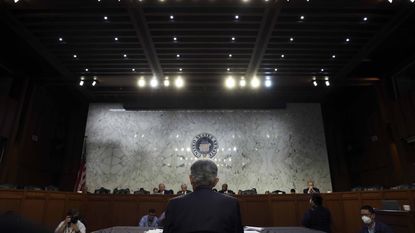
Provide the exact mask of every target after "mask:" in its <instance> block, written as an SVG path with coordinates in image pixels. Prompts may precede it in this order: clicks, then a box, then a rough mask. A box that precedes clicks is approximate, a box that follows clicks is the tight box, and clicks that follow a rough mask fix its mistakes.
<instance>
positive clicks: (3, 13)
mask: <svg viewBox="0 0 415 233" xmlns="http://www.w3.org/2000/svg"><path fill="white" fill-rule="evenodd" d="M0 6H1V5H0ZM0 9H1V10H0V20H1V21H3V22H4V24H5V25H7V26H8V27H9V28H10V29H11V30H12V31H14V32H15V33H16V34H17V35H18V36H19V37H20V38H22V39H23V40H24V41H25V42H26V43H28V45H29V46H30V47H32V48H33V50H34V51H35V52H36V53H37V54H38V55H39V56H40V57H41V58H43V59H44V60H45V61H46V62H47V63H48V64H49V65H50V66H51V67H52V68H53V69H55V70H56V71H57V72H58V73H59V74H60V75H61V76H59V77H60V78H63V79H65V81H71V82H73V81H75V80H76V78H78V77H76V76H75V75H74V74H72V73H71V72H70V71H69V70H68V69H67V68H66V67H65V66H64V65H62V64H61V63H60V62H59V60H58V58H57V57H56V56H54V55H53V54H52V53H50V52H49V51H48V50H47V49H46V48H45V47H44V46H43V45H42V43H41V42H40V41H39V40H38V39H37V38H36V37H35V36H34V35H33V34H32V33H31V32H30V31H29V30H27V29H26V28H25V27H24V26H23V25H22V24H21V23H20V22H19V21H18V20H17V19H16V18H15V17H14V16H13V15H12V14H11V13H10V12H9V10H7V9H6V7H4V6H1V7H0ZM74 84H75V83H74ZM78 90H79V92H80V93H81V94H82V96H83V97H84V98H85V99H87V100H90V99H92V96H91V94H90V93H89V92H87V91H86V90H84V89H82V88H80V89H78Z"/></svg>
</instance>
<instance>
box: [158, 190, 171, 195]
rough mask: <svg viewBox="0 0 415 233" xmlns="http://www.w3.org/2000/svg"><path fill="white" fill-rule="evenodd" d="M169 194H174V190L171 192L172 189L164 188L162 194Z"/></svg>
mask: <svg viewBox="0 0 415 233" xmlns="http://www.w3.org/2000/svg"><path fill="white" fill-rule="evenodd" d="M159 193H160V194H163V193H161V192H159ZM169 194H174V192H173V190H171V189H170V190H168V189H166V190H164V195H169Z"/></svg>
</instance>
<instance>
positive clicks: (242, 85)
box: [239, 76, 246, 87]
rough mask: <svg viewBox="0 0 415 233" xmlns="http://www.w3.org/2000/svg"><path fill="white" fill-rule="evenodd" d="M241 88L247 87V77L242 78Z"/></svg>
mask: <svg viewBox="0 0 415 233" xmlns="http://www.w3.org/2000/svg"><path fill="white" fill-rule="evenodd" d="M239 86H241V87H245V86H246V80H245V77H244V76H242V77H241V80H240V81H239Z"/></svg>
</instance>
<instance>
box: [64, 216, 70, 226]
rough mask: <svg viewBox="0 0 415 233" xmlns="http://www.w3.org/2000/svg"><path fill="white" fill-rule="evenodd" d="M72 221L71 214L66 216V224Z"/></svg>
mask: <svg viewBox="0 0 415 233" xmlns="http://www.w3.org/2000/svg"><path fill="white" fill-rule="evenodd" d="M70 221H71V216H66V218H65V224H68V223H69V222H70Z"/></svg>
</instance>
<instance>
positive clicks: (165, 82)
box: [163, 76, 170, 87]
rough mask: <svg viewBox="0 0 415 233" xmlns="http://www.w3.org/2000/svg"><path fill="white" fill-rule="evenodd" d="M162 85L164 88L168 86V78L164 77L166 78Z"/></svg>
mask: <svg viewBox="0 0 415 233" xmlns="http://www.w3.org/2000/svg"><path fill="white" fill-rule="evenodd" d="M163 84H164V86H165V87H168V86H170V80H169V77H168V76H166V78H165V79H164V82H163Z"/></svg>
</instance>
